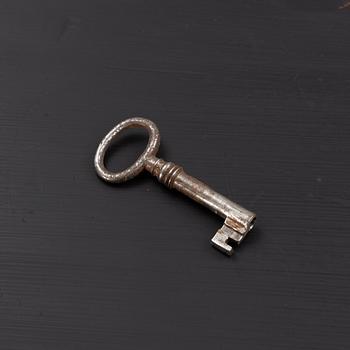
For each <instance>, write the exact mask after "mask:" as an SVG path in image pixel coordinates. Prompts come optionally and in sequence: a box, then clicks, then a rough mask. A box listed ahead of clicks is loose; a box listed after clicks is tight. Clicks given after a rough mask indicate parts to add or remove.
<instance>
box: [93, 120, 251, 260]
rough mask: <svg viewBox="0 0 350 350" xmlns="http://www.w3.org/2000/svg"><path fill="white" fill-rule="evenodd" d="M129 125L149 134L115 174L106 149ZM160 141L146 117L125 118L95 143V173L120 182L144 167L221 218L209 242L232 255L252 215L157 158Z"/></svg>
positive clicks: (156, 131)
mask: <svg viewBox="0 0 350 350" xmlns="http://www.w3.org/2000/svg"><path fill="white" fill-rule="evenodd" d="M131 127H143V128H146V129H147V131H148V134H149V140H148V144H147V147H146V149H145V150H144V152H143V153H142V154H141V156H140V157H139V158H138V159H137V160H136V162H135V163H134V164H133V165H131V166H130V167H129V168H127V169H125V170H123V171H121V172H118V173H114V172H110V171H108V170H107V169H106V167H105V165H104V157H105V154H106V150H107V149H108V147H109V146H110V144H111V142H112V141H113V139H114V138H115V137H116V136H117V135H118V134H119V133H120V132H121V131H122V130H124V129H127V128H131ZM159 144H160V134H159V131H158V128H157V126H156V125H155V124H154V123H153V122H152V121H150V120H148V119H145V118H130V119H126V120H124V121H122V122H121V123H119V124H118V125H116V126H115V127H114V128H113V129H112V130H111V131H110V132H109V133H108V134H107V135H106V136H105V137H104V139H103V140H102V141H101V143H100V145H99V146H98V148H97V151H96V155H95V168H96V171H97V174H98V175H99V176H100V177H101V178H102V179H103V180H105V181H107V182H113V183H121V182H125V181H127V180H130V179H132V178H133V177H135V176H137V175H138V174H139V173H140V172H141V171H142V170H144V169H145V170H147V171H148V172H150V173H151V174H152V175H154V176H156V177H157V179H158V180H159V182H161V183H163V184H164V185H166V186H167V187H169V188H170V189H172V188H175V189H176V190H178V191H179V192H181V193H183V194H185V195H186V196H188V197H190V198H192V199H193V200H195V201H196V202H198V203H201V204H202V205H204V206H206V207H207V208H209V209H210V210H212V211H213V212H214V213H216V214H218V215H220V216H221V217H222V218H224V219H225V221H224V224H223V226H222V227H221V228H220V229H219V230H218V231H217V232H216V234H215V235H214V237H213V238H212V240H211V242H212V244H213V245H214V246H215V247H216V248H218V249H219V250H221V251H223V252H224V253H226V254H228V255H232V253H233V247H232V243H235V244H240V243H241V242H242V240H243V238H244V237H245V235H246V234H247V233H248V232H249V231H250V230H251V229H252V228H253V226H254V222H255V214H254V213H252V212H250V211H249V210H247V209H244V208H242V207H241V206H239V205H238V204H236V203H234V202H232V201H230V200H229V199H227V198H226V197H224V196H223V195H221V194H219V193H217V192H216V191H214V190H213V189H211V188H210V187H209V186H208V185H206V184H205V183H203V182H202V181H200V180H198V179H196V178H194V177H192V176H190V175H188V174H186V173H185V171H184V170H183V169H182V167H180V166H179V165H176V164H174V163H171V162H166V161H165V160H163V159H160V158H157V157H156V153H157V151H158V149H159Z"/></svg>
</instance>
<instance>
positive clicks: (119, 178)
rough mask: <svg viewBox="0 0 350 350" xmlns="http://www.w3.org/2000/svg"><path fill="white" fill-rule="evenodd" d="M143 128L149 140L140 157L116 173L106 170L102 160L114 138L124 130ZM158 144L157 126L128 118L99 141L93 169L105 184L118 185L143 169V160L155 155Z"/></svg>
mask: <svg viewBox="0 0 350 350" xmlns="http://www.w3.org/2000/svg"><path fill="white" fill-rule="evenodd" d="M134 127H143V128H145V129H147V131H148V135H149V139H148V144H147V146H146V148H145V150H144V151H143V153H142V154H141V155H140V157H139V158H138V159H137V160H136V162H135V163H133V164H132V165H131V166H129V167H128V168H126V169H125V170H123V171H120V172H118V173H114V172H111V171H109V170H107V168H106V167H105V165H104V158H105V154H106V151H107V149H108V147H109V146H110V145H111V143H112V141H113V140H114V138H115V137H117V135H118V134H119V133H120V132H121V131H122V130H124V129H128V128H134ZM159 144H160V134H159V130H158V128H157V126H156V125H155V124H154V123H153V122H152V121H150V120H148V119H145V118H139V117H136V118H129V119H126V120H124V121H122V122H120V123H119V124H117V125H116V126H115V127H114V128H113V129H112V130H111V131H110V132H109V133H108V134H107V135H106V136H105V137H104V138H103V140H102V141H101V143H100V144H99V146H98V148H97V151H96V155H95V160H94V164H95V169H96V172H97V174H98V176H100V177H101V178H102V179H103V180H105V181H107V182H113V183H120V182H125V181H127V180H130V179H132V178H134V177H135V176H137V175H138V174H139V173H140V172H141V171H142V170H143V169H144V167H145V159H146V158H148V157H150V156H154V155H156V153H157V151H158V148H159Z"/></svg>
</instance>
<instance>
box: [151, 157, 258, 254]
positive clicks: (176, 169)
mask: <svg viewBox="0 0 350 350" xmlns="http://www.w3.org/2000/svg"><path fill="white" fill-rule="evenodd" d="M145 169H146V170H147V171H149V172H150V173H151V174H152V175H154V176H156V177H157V179H158V180H159V182H161V183H163V184H164V185H166V186H167V187H169V188H170V189H176V190H177V191H179V192H181V193H183V194H184V195H186V196H187V197H189V198H191V199H193V200H194V201H196V202H198V203H200V204H202V205H204V206H205V207H207V208H209V209H210V210H211V211H213V212H214V213H215V214H217V215H219V216H221V217H222V218H224V219H225V223H224V225H223V227H222V228H221V229H220V230H218V231H217V233H216V234H215V236H214V237H213V238H212V244H213V245H215V246H216V247H217V248H219V249H220V250H222V251H223V252H225V253H226V254H229V255H231V254H232V253H233V248H232V246H231V245H230V244H228V243H229V242H230V241H234V242H236V243H237V244H240V243H241V241H242V239H243V238H244V237H245V235H246V234H247V233H248V232H249V231H250V230H251V229H252V227H253V225H254V220H255V214H254V213H252V212H250V211H249V210H247V209H245V208H243V207H241V206H240V205H238V204H237V203H234V202H232V201H231V200H229V199H228V198H226V197H225V196H223V195H222V194H220V193H218V192H216V191H215V190H213V189H212V188H211V187H209V186H208V185H207V184H205V183H204V182H202V181H200V180H198V179H196V178H195V177H193V176H190V175H188V174H187V173H186V172H185V171H184V170H183V168H182V167H181V166H179V165H176V164H174V163H172V162H166V161H165V160H163V159H160V158H157V157H155V156H150V157H148V158H146V159H145Z"/></svg>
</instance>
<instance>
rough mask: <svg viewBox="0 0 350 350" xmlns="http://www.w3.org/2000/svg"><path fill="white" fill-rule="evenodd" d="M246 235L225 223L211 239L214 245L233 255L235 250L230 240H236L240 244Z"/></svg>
mask: <svg viewBox="0 0 350 350" xmlns="http://www.w3.org/2000/svg"><path fill="white" fill-rule="evenodd" d="M243 237H244V235H242V234H240V233H239V232H237V231H235V230H233V229H232V228H230V227H228V226H227V225H226V224H223V225H222V227H221V228H220V229H219V230H218V231H217V232H216V234H215V236H214V237H213V238H212V239H211V243H212V245H213V246H214V247H215V248H217V249H219V250H220V251H222V252H223V253H225V254H227V255H230V256H231V255H232V254H233V252H234V250H233V247H232V246H231V245H230V244H229V243H230V241H231V242H232V241H234V242H235V243H237V244H239V243H240V242H241V240H242V239H243Z"/></svg>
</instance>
